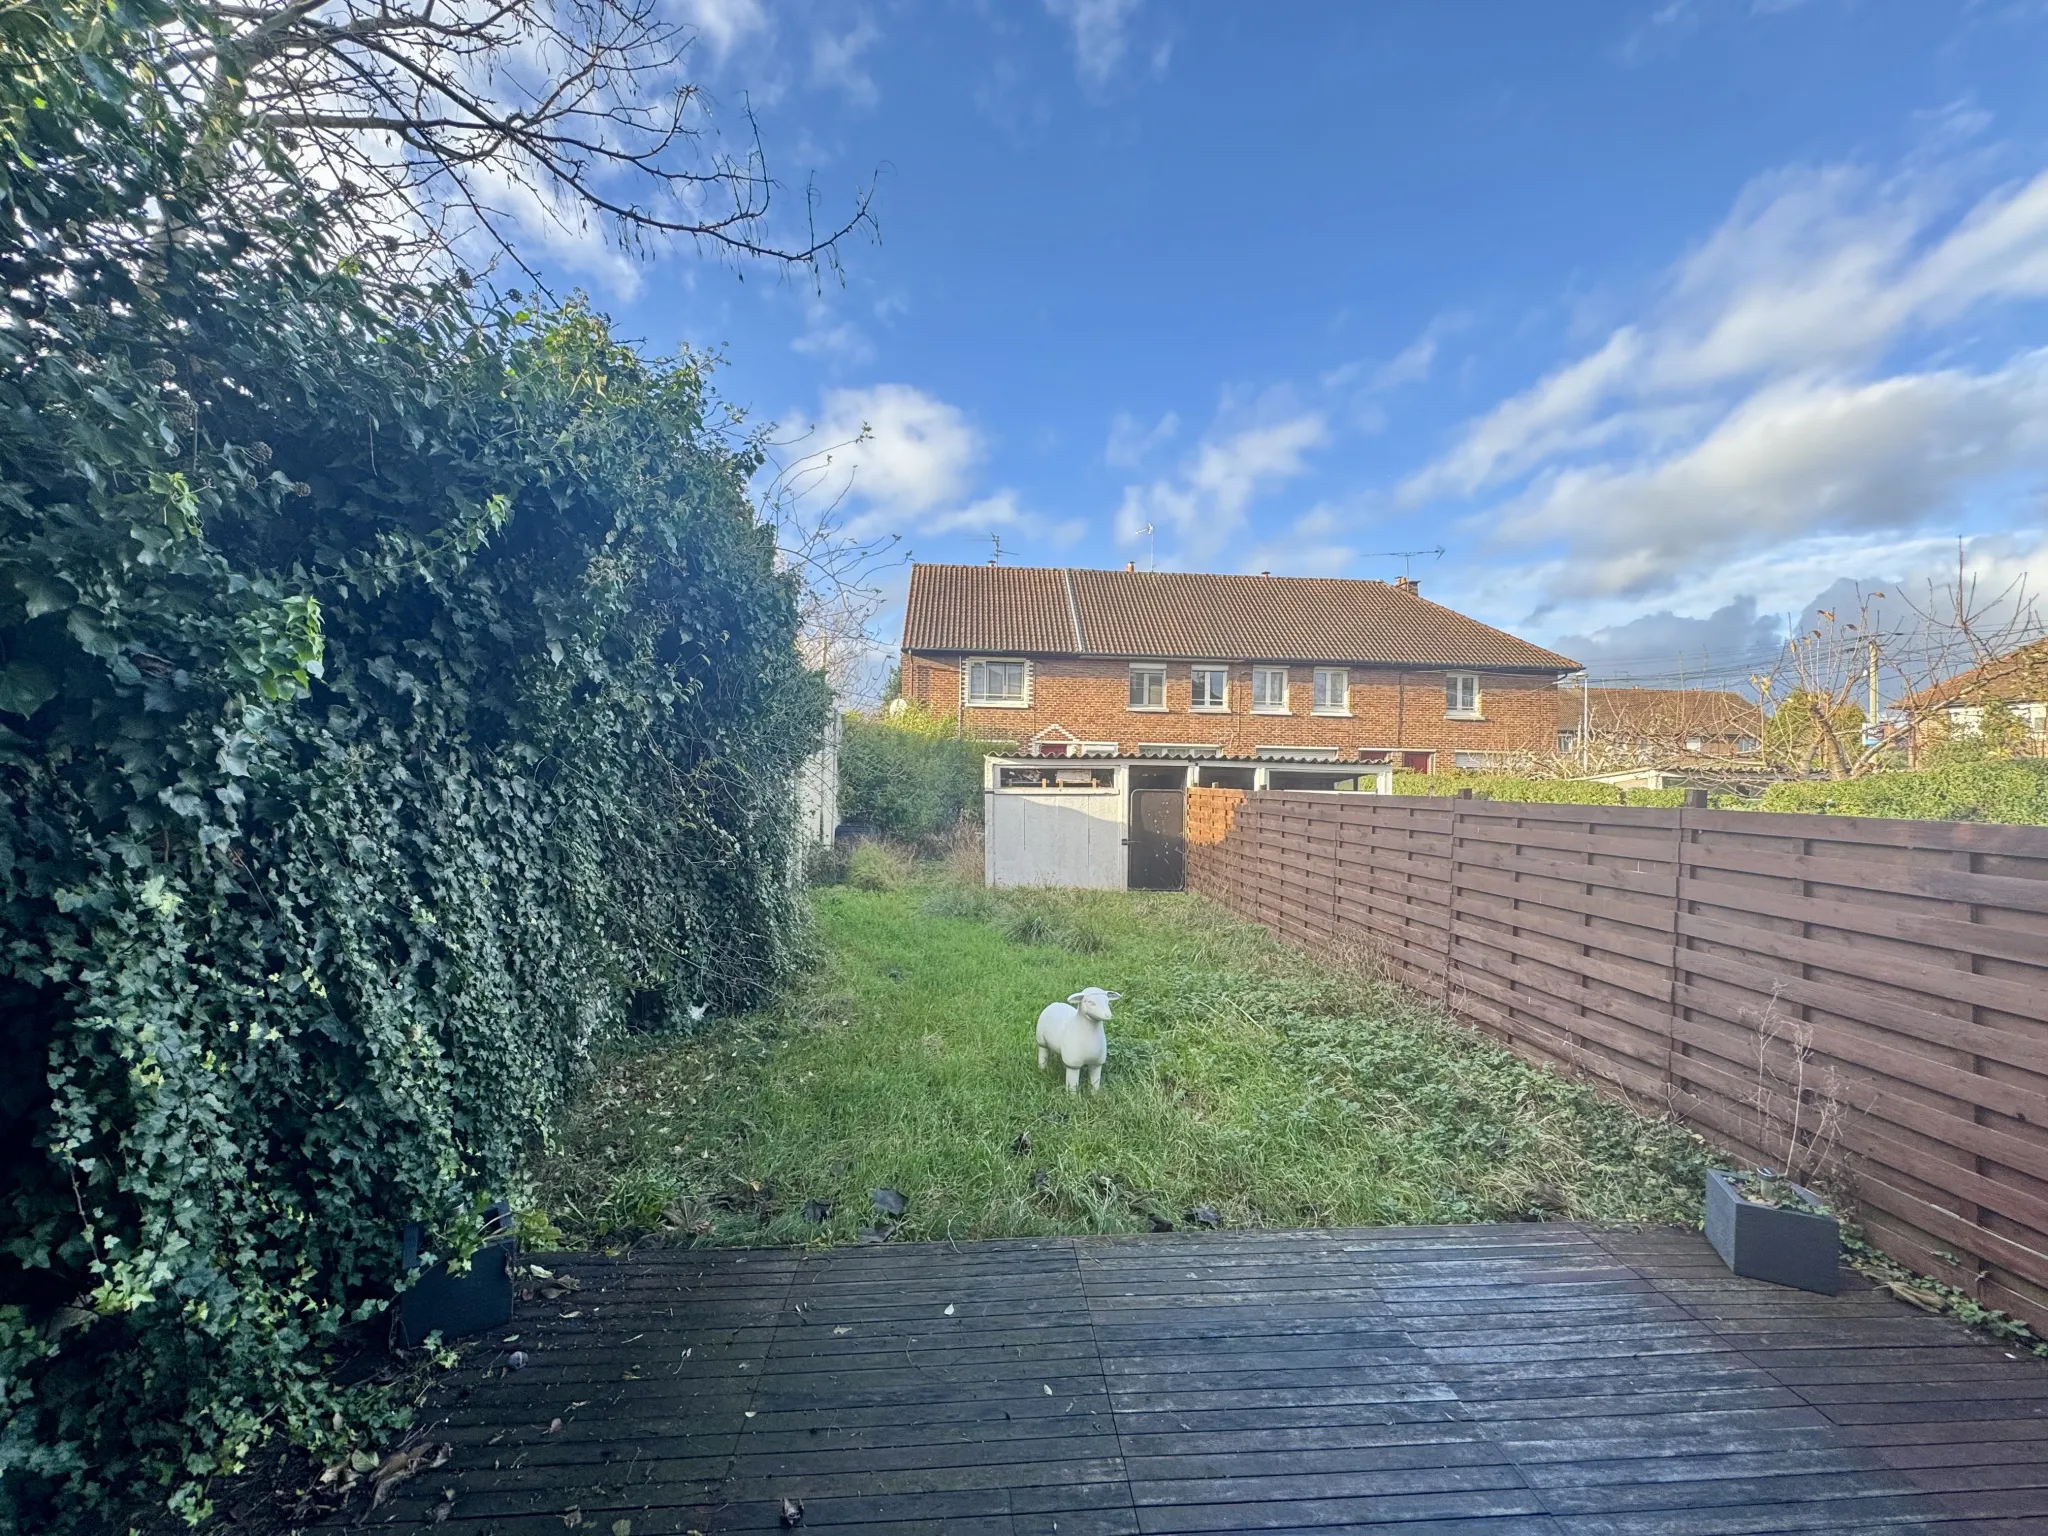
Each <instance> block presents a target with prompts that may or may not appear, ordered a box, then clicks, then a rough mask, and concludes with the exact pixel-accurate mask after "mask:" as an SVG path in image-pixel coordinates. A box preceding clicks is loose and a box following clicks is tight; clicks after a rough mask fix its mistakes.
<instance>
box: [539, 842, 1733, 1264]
mask: <svg viewBox="0 0 2048 1536" xmlns="http://www.w3.org/2000/svg"><path fill="white" fill-rule="evenodd" d="M894 876H895V871H894V870H891V871H890V874H889V877H886V878H882V879H877V880H875V881H874V882H873V883H872V886H870V887H869V888H862V884H863V883H856V884H852V885H849V886H844V887H833V888H828V889H822V890H819V891H817V892H816V893H815V900H816V908H817V922H818V929H819V938H820V942H821V948H822V959H821V963H820V967H819V970H818V972H817V973H816V975H815V976H814V978H813V980H812V982H811V983H810V985H809V986H808V987H806V988H805V989H804V990H803V991H802V993H801V994H800V995H798V996H797V997H795V998H793V999H792V1000H791V1001H790V1003H789V1004H788V1005H787V1006H786V1007H785V1008H784V1009H783V1010H781V1011H780V1012H778V1013H775V1014H772V1015H761V1016H756V1017H752V1018H747V1019H741V1020H734V1021H719V1022H717V1023H715V1024H712V1025H707V1026H706V1027H705V1028H704V1029H703V1030H702V1031H701V1032H700V1033H698V1034H697V1035H695V1036H693V1037H691V1038H687V1039H674V1038H669V1039H655V1040H647V1041H642V1042H639V1043H637V1044H635V1045H634V1046H633V1047H632V1048H630V1049H626V1050H623V1051H621V1052H620V1053H618V1054H616V1055H614V1056H613V1057H612V1058H610V1059H609V1060H608V1061H607V1062H606V1063H605V1065H604V1067H603V1070H602V1075H601V1078H600V1080H599V1082H598V1084H597V1085H596V1087H595V1088H594V1089H593V1090H592V1091H591V1092H590V1093H589V1094H588V1095H587V1096H586V1097H585V1098H584V1100H583V1101H582V1102H581V1103H580V1104H579V1105H578V1106H577V1107H576V1109H575V1110H574V1111H573V1113H572V1114H571V1115H570V1117H569V1118H568V1120H567V1123H566V1125H565V1127H564V1129H563V1133H562V1136H561V1138H560V1141H559V1145H558V1148H557V1150H556V1152H555V1153H554V1154H553V1155H552V1156H551V1157H550V1158H548V1159H547V1160H546V1161H545V1163H544V1165H543V1167H542V1170H541V1173H540V1179H539V1188H538V1191H537V1194H538V1197H539V1199H540V1201H541V1202H542V1204H543V1205H544V1206H545V1207H546V1209H547V1210H548V1211H549V1213H550V1214H551V1215H552V1217H553V1219H554V1220H555V1221H556V1222H557V1223H559V1224H560V1225H561V1227H562V1228H563V1229H564V1231H565V1232H566V1233H567V1234H568V1235H569V1236H570V1237H571V1238H572V1239H573V1240H577V1241H581V1242H584V1243H591V1244H601V1243H604V1242H607V1241H616V1240H618V1239H619V1238H621V1237H623V1236H630V1235H636V1234H642V1233H648V1232H664V1233H666V1234H668V1235H669V1237H670V1238H671V1239H672V1240H683V1241H698V1242H713V1243H763V1242H770V1243H783V1242H802V1241H812V1240H818V1239H821V1238H822V1239H829V1240H836V1241H846V1240H850V1239H852V1238H854V1237H855V1236H856V1233H857V1230H858V1229H859V1228H861V1227H862V1226H865V1225H868V1224H869V1223H871V1222H873V1221H874V1219H875V1218H874V1215H873V1213H872V1211H871V1209H870V1203H869V1195H870V1191H871V1190H874V1189H876V1188H893V1189H896V1190H899V1191H901V1192H902V1193H903V1195H904V1196H905V1197H906V1198H907V1199H908V1201H909V1210H908V1214H907V1215H906V1216H905V1218H904V1219H903V1221H902V1222H901V1223H900V1225H899V1227H898V1228H897V1232H898V1234H899V1235H901V1236H903V1237H907V1238H936V1237H953V1238H974V1237H998V1236H1018V1235H1032V1234H1052V1233H1072V1232H1098V1231H1130V1230H1140V1231H1142V1230H1144V1229H1145V1228H1146V1227H1147V1225H1148V1224H1150V1223H1152V1222H1153V1221H1155V1219H1156V1220H1165V1221H1172V1222H1174V1223H1175V1224H1176V1225H1179V1224H1182V1223H1184V1221H1185V1219H1186V1213H1187V1212H1188V1211H1190V1210H1191V1209H1193V1208H1195V1207H1198V1206H1208V1207H1211V1208H1213V1210H1214V1211H1215V1212H1216V1213H1217V1214H1218V1215H1219V1216H1220V1217H1221V1218H1222V1220H1223V1221H1224V1223H1225V1224H1227V1225H1230V1226H1308V1225H1354V1224H1355V1225H1378V1224H1389V1223H1410V1222H1414V1223H1425V1222H1450V1221H1478V1220H1499V1219H1516V1218H1532V1217H1542V1216H1549V1215H1569V1216H1576V1217H1584V1218H1590V1219H1596V1220H1678V1221H1685V1222H1691V1221H1694V1220H1696V1219H1697V1217H1698V1213H1699V1202H1700V1184H1701V1173H1702V1169H1703V1168H1704V1166H1705V1163H1706V1150H1705V1148H1704V1146H1703V1145H1702V1143H1701V1142H1700V1141H1699V1139H1698V1138H1697V1137H1695V1136H1694V1135H1692V1134H1691V1133H1690V1132H1688V1131H1685V1130H1683V1129H1680V1128H1677V1127H1675V1126H1672V1125H1668V1124H1665V1123H1661V1122H1657V1121H1652V1120H1648V1119H1645V1118H1642V1117H1640V1116H1637V1115H1635V1114H1632V1113H1631V1112H1629V1111H1628V1110H1627V1109H1626V1108H1624V1107H1623V1106H1620V1105H1617V1104H1614V1103H1611V1102H1609V1101H1607V1100H1604V1099H1601V1098H1599V1097H1597V1096H1596V1095H1595V1094H1594V1093H1593V1092H1592V1091H1591V1090H1589V1089H1586V1088H1583V1087H1580V1086H1577V1085H1574V1084H1571V1083H1568V1082H1566V1081H1564V1080H1562V1079H1560V1078H1558V1077H1556V1076H1554V1075H1551V1074H1548V1073H1545V1072H1542V1071H1538V1070H1536V1069H1533V1068H1531V1067H1528V1066H1525V1065H1524V1064H1522V1063H1521V1062H1519V1061H1517V1060H1516V1059H1515V1058H1514V1057H1512V1056H1511V1055H1509V1054H1508V1053H1507V1052H1506V1051H1504V1050H1502V1049H1500V1048H1498V1047H1497V1046H1494V1045H1492V1044H1491V1043H1489V1042H1487V1041H1485V1040H1483V1039H1481V1038H1479V1037H1477V1036H1475V1035H1473V1034H1471V1033H1469V1032H1467V1031H1464V1030H1461V1029H1458V1028H1455V1027H1453V1026H1452V1025H1450V1024H1448V1023H1446V1022H1445V1021H1443V1020H1442V1019H1441V1018H1440V1017H1438V1016H1437V1015H1436V1014H1434V1013H1433V1012H1432V1011H1431V1010H1430V1009H1428V1008H1427V1007H1425V1006H1423V1005H1421V1004H1419V1003H1417V1002H1416V1001H1415V1000H1413V999H1412V998H1410V997H1408V996H1407V995H1405V994H1403V993H1402V992H1400V991H1399V990H1397V989H1395V988H1393V987H1390V986H1387V985H1385V984H1382V983H1378V982H1374V981H1372V980H1370V979H1368V978H1366V977H1364V976H1362V975H1349V974H1333V973H1331V972H1329V971H1327V970H1323V969H1320V968H1318V967H1317V966H1315V965H1314V964H1312V963H1311V962H1310V961H1308V960H1307V959H1306V958H1305V957H1303V956H1301V955H1299V954H1298V953H1296V952H1294V951H1292V950H1289V949H1286V948H1285V947H1283V946H1281V945H1278V944H1276V943H1274V942H1273V941H1271V940H1270V939H1268V938H1267V937H1266V936H1265V935H1264V933H1263V932H1262V931H1261V930H1258V929H1255V928H1252V927H1250V926H1249V925H1246V924H1243V923H1240V922H1237V921H1235V920H1233V919H1230V918H1229V917H1227V916H1225V915H1223V914H1222V913H1220V912H1219V911H1217V910H1216V909H1214V908H1211V907H1209V906H1207V905H1206V904H1204V903H1202V902H1201V901H1199V900H1197V899H1195V898H1192V897H1183V896H1150V895H1138V894H1126V893H1122V892H1073V893H1064V892H1063V893H1051V892H1008V893H988V892H984V891H981V890H979V889H976V888H972V887H968V886H965V885H961V884H957V883H954V882H952V881H950V880H947V879H944V878H940V877H936V876H934V875H932V874H930V873H929V872H925V871H920V872H918V873H916V874H915V875H913V876H911V877H908V878H904V879H897V878H894ZM1088 985H1099V986H1105V987H1111V988H1114V989H1117V990H1119V991H1121V992H1123V993H1124V994H1125V997H1124V1000H1123V1001H1122V1002H1120V1003H1118V1004H1117V1008H1116V1019H1115V1022H1114V1023H1113V1024H1112V1025H1111V1026H1110V1059H1109V1065H1108V1068H1107V1070H1106V1071H1105V1073H1104V1075H1103V1091H1102V1093H1101V1094H1100V1096H1099V1097H1098V1096H1093V1095H1088V1094H1085V1093H1084V1094H1083V1095H1081V1096H1079V1097H1069V1096H1068V1095H1067V1093H1066V1091H1065V1088H1064V1084H1063V1081H1062V1078H1061V1075H1060V1073H1059V1072H1058V1071H1057V1070H1054V1069H1050V1068H1049V1069H1048V1070H1047V1071H1046V1072H1045V1073H1044V1074H1043V1075H1041V1074H1040V1073H1039V1072H1038V1071H1037V1069H1036V1058H1035V1054H1034V1048H1033V1022H1034V1020H1035V1018H1036V1016H1037V1013H1038V1010H1039V1009H1040V1008H1041V1007H1043V1006H1044V1004H1046V1003H1047V1002H1049V1001H1051V1000H1053V999H1055V998H1061V997H1065V996H1066V995H1067V994H1069V993H1071V992H1073V991H1076V990H1077V989H1079V988H1080V987H1083V986H1088ZM1024 1136H1028V1137H1029V1150H1028V1151H1020V1150H1017V1149H1018V1148H1019V1147H1020V1146H1021V1145H1022V1143H1021V1142H1020V1141H1019V1138H1020V1137H1024ZM810 1201H819V1202H825V1203H829V1204H830V1206H831V1207H832V1211H831V1215H830V1217H829V1219H827V1220H826V1221H825V1222H823V1223H822V1224H817V1223H813V1222H810V1221H807V1220H806V1219H805V1215H804V1210H803V1208H804V1206H805V1204H806V1202H810Z"/></svg>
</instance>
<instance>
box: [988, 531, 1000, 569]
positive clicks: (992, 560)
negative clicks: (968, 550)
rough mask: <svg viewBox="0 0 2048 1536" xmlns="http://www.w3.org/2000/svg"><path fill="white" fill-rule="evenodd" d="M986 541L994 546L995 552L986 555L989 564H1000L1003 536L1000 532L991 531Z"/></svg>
mask: <svg viewBox="0 0 2048 1536" xmlns="http://www.w3.org/2000/svg"><path fill="white" fill-rule="evenodd" d="M988 541H989V543H991V544H993V545H995V547H996V552H995V553H994V554H992V555H990V556H989V557H988V563H989V564H990V565H1001V564H1002V563H1003V536H1002V535H1001V534H1000V533H992V534H990V535H989V536H988Z"/></svg>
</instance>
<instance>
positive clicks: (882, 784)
mask: <svg viewBox="0 0 2048 1536" xmlns="http://www.w3.org/2000/svg"><path fill="white" fill-rule="evenodd" d="M951 724H952V722H951V721H950V720H936V719H934V718H933V717H932V716H931V715H930V714H928V713H927V712H925V711H922V710H914V709H908V708H906V709H904V710H900V711H898V712H897V714H895V715H894V716H884V717H883V718H881V719H879V720H873V719H869V718H868V717H867V716H865V715H849V716H848V717H847V720H846V734H845V736H844V738H843V739H842V740H841V742H840V746H839V814H840V816H841V817H842V818H843V819H844V820H846V821H862V822H868V823H870V824H872V825H873V826H875V827H878V828H880V829H881V830H882V831H883V832H884V833H886V834H887V835H888V836H890V837H894V838H901V839H903V840H904V841H906V842H915V841H918V840H920V839H924V838H932V837H939V836H942V835H944V834H945V833H947V832H949V831H951V830H952V829H953V828H954V827H955V826H957V825H958V824H959V823H960V822H962V821H963V820H965V821H974V822H978V821H980V820H981V760H982V758H983V757H984V756H986V755H987V754H988V753H989V752H991V751H999V750H1002V749H1003V747H1004V746H1005V745H1006V744H1005V743H996V742H982V741H963V740H961V739H960V738H958V737H956V736H953V735H951V734H948V732H949V731H950V728H951Z"/></svg>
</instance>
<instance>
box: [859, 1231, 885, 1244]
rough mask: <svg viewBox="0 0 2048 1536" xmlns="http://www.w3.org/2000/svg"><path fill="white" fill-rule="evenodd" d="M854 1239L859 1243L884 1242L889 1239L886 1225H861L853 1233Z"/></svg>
mask: <svg viewBox="0 0 2048 1536" xmlns="http://www.w3.org/2000/svg"><path fill="white" fill-rule="evenodd" d="M854 1240H855V1241H856V1242H861V1243H886V1242H887V1241H889V1229H888V1228H887V1227H862V1228H861V1229H860V1231H858V1232H856V1233H855V1234H854Z"/></svg>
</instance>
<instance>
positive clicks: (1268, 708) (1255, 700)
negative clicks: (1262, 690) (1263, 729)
mask: <svg viewBox="0 0 2048 1536" xmlns="http://www.w3.org/2000/svg"><path fill="white" fill-rule="evenodd" d="M1276 677H1277V678H1279V679H1280V702H1279V703H1278V704H1275V703H1272V702H1271V701H1270V700H1269V701H1268V702H1266V703H1264V704H1261V703H1260V702H1259V683H1260V681H1261V679H1263V680H1264V681H1265V682H1267V683H1268V684H1270V683H1271V682H1272V680H1273V679H1274V678H1276ZM1252 713H1253V714H1255V715H1291V714H1293V713H1294V711H1293V710H1291V709H1289V708H1288V707H1287V669H1286V668H1285V667H1253V668H1252Z"/></svg>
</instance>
